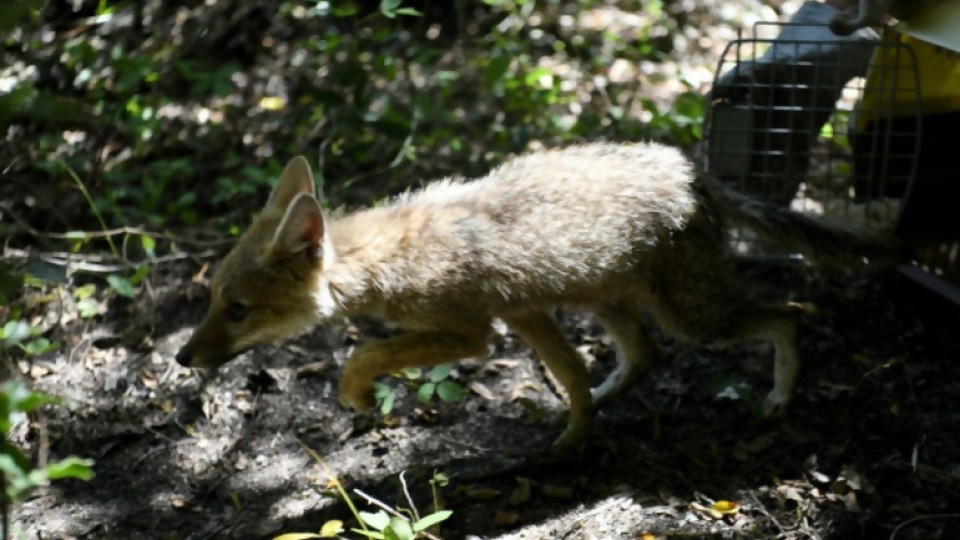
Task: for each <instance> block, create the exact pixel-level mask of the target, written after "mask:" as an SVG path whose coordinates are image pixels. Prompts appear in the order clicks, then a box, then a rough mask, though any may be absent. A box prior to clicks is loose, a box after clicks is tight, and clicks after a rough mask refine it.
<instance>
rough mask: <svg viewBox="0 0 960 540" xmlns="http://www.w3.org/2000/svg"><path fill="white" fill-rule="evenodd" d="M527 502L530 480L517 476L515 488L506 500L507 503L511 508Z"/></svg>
mask: <svg viewBox="0 0 960 540" xmlns="http://www.w3.org/2000/svg"><path fill="white" fill-rule="evenodd" d="M528 500H530V479H529V478H523V477H521V476H518V477H517V487H516V488H514V489H513V492H512V493H510V498H508V499H507V502H508V503H509V504H511V505H513V506H517V505H519V504H523V503H525V502H527V501H528Z"/></svg>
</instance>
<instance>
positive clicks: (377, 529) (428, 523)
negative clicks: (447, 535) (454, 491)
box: [273, 442, 453, 540]
mask: <svg viewBox="0 0 960 540" xmlns="http://www.w3.org/2000/svg"><path fill="white" fill-rule="evenodd" d="M300 445H301V446H303V448H304V450H306V452H307V453H308V454H310V456H311V457H312V458H313V459H314V460H316V461H317V463H319V464H320V465H321V466H322V467H323V468H324V470H325V471H326V472H327V475H328V478H329V480H328V482H327V487H328V488H329V489H333V490H335V491H336V493H337V495H338V496H339V497H340V499H341V500H343V502H344V503H346V505H347V507H349V508H350V512H351V513H352V514H353V516H354V518H356V520H357V523H358V524H359V525H360V528H358V529H357V528H354V529H350V532H353V533H355V534H357V535H359V536H360V537H361V538H372V539H373V540H415V539H418V538H427V539H431V540H436V538H437V537H436V536H434V535H433V534H431V533H430V532H429V529H431V528H433V527H436V526H437V525H439V524H440V523H441V522H443V521H445V520H446V519H447V518H449V517H450V516H451V515H453V511H452V510H440V497H439V496H438V494H437V486H440V487H443V486H446V485H447V483H448V482H449V478H448V477H447V475H445V474H443V473H440V472H437V471H434V472H433V477H432V478H431V479H430V491H431V493H432V495H433V509H434V510H433V512H432V513H430V514H427V515H426V516H422V517H421V516H420V514H419V512H418V511H417V508H416V505H414V504H413V500H412V499H411V498H410V492H409V490H408V489H407V483H406V480H405V479H404V473H400V476H399V479H400V484H401V485H402V486H403V494H404V496H406V499H407V504H409V508H393V507H391V506H389V505H387V504H386V503H384V502H382V501H379V500H377V499H375V498H374V497H372V496H370V495H368V494H366V493H364V492H363V491H361V490H359V489H354V490H353V491H354V493H356V494H357V495H359V496H361V497H363V499H364V500H366V501H367V503H369V504H372V505H374V506H376V507H378V508H379V510H377V511H376V512H361V511H359V510H357V506H356V504H354V502H353V499H352V498H351V497H350V495H349V494H348V493H347V491H346V489H344V487H343V484H342V483H341V482H340V480H339V479H338V478H337V477H336V475H334V474H333V473H332V471H330V469H329V468H328V467H327V464H326V463H324V461H323V459H321V458H320V456H319V455H318V454H317V453H316V452H314V451H313V450H312V449H311V448H310V447H308V446H307V445H305V444H303V442H301V443H300ZM344 532H345V531H344V527H343V522H342V521H340V520H338V519H333V520H330V521H327V522H326V523H324V524H323V526H322V527H321V528H320V532H318V533H286V534H282V535H280V536H276V537H274V538H273V540H310V539H313V538H343V536H342V535H343V533H344Z"/></svg>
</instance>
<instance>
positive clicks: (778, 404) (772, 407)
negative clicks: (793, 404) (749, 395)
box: [763, 390, 790, 418]
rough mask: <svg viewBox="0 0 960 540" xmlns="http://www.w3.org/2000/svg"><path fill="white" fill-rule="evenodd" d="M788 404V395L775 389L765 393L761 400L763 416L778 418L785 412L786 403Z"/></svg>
mask: <svg viewBox="0 0 960 540" xmlns="http://www.w3.org/2000/svg"><path fill="white" fill-rule="evenodd" d="M789 404H790V396H789V395H788V394H784V393H783V392H779V391H777V390H773V391H771V392H770V393H769V394H767V398H766V399H764V400H763V417H764V418H780V417H782V416H783V415H784V414H786V412H787V405H789Z"/></svg>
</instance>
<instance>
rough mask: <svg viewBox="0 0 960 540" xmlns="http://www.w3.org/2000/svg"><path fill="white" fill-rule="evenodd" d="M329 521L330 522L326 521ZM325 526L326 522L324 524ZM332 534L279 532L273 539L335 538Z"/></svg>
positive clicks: (305, 539)
mask: <svg viewBox="0 0 960 540" xmlns="http://www.w3.org/2000/svg"><path fill="white" fill-rule="evenodd" d="M327 523H331V522H329V521H328V522H327ZM324 526H326V524H324ZM335 537H336V535H334V536H324V535H323V534H317V533H287V534H281V535H280V536H274V537H273V540H310V539H311V538H335Z"/></svg>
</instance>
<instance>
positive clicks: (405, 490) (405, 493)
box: [400, 471, 420, 522]
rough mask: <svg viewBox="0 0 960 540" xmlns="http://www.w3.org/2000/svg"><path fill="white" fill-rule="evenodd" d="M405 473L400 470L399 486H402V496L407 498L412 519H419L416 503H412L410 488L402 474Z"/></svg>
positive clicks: (415, 520) (405, 472)
mask: <svg viewBox="0 0 960 540" xmlns="http://www.w3.org/2000/svg"><path fill="white" fill-rule="evenodd" d="M405 474H407V471H400V487H401V488H403V496H404V497H406V499H407V504H409V505H410V511H411V512H413V521H414V522H417V521H420V512H417V505H415V504H413V497H411V496H410V490H409V489H408V488H407V479H406V478H404V477H403V475H405Z"/></svg>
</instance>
